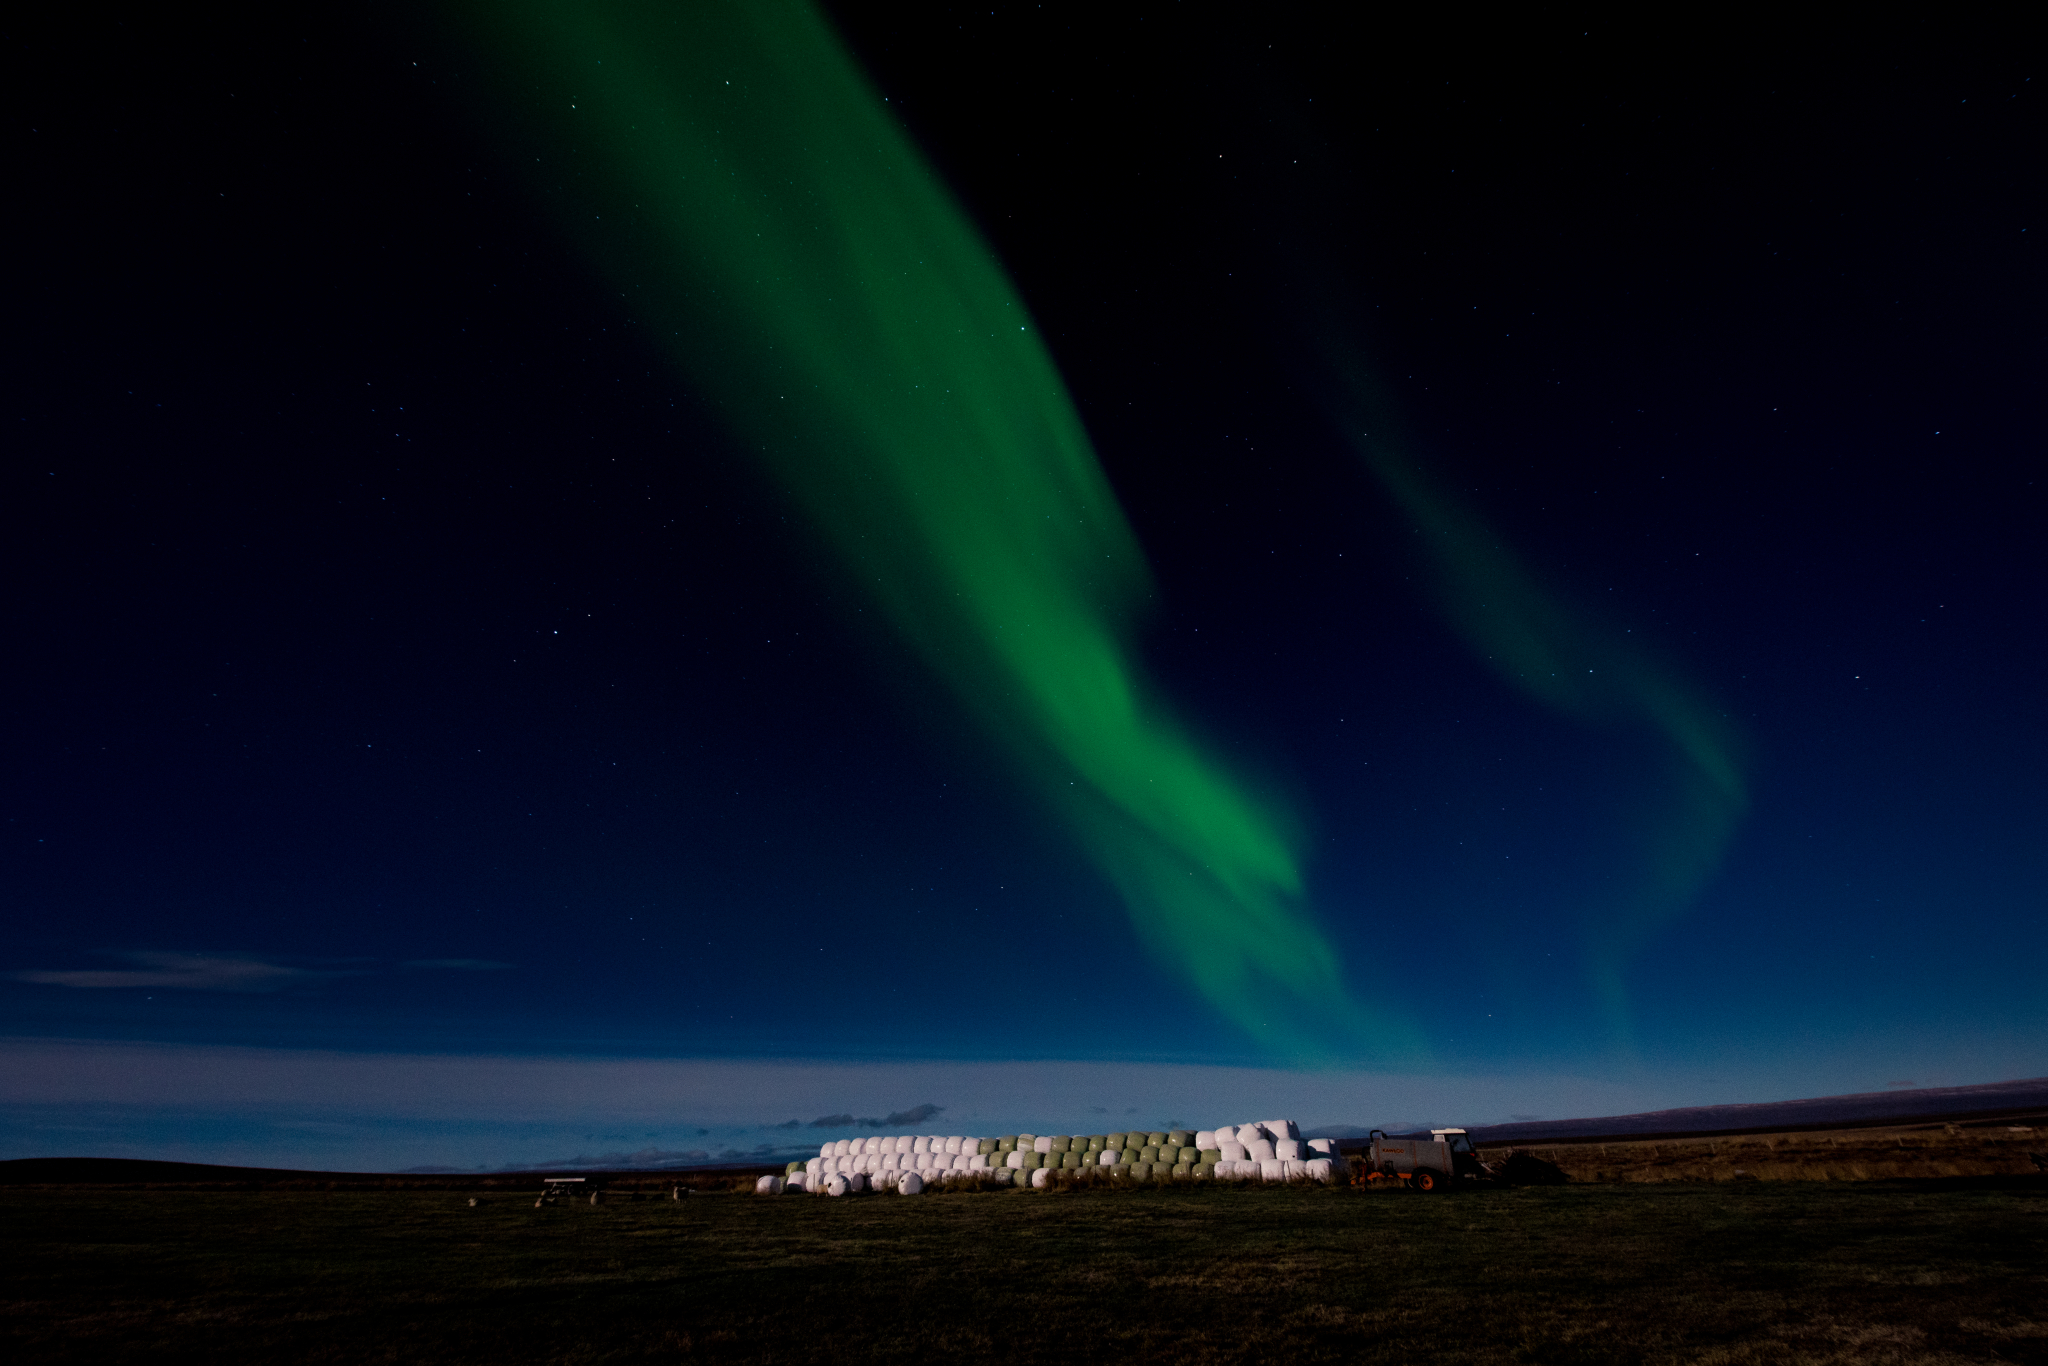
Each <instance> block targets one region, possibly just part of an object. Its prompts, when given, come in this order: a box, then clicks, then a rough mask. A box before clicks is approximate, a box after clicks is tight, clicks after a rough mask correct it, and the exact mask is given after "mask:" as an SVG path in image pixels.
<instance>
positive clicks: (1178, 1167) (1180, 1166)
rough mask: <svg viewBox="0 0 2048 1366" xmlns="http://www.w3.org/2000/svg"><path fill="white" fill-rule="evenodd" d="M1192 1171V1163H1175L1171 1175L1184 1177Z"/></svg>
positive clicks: (1193, 1167) (1193, 1166)
mask: <svg viewBox="0 0 2048 1366" xmlns="http://www.w3.org/2000/svg"><path fill="white" fill-rule="evenodd" d="M1194 1169H1195V1164H1194V1163H1192V1162H1176V1163H1174V1164H1173V1174H1174V1175H1175V1176H1186V1175H1187V1174H1188V1173H1189V1172H1192V1171H1193V1170H1194Z"/></svg>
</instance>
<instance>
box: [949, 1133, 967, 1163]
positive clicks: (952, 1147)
mask: <svg viewBox="0 0 2048 1366" xmlns="http://www.w3.org/2000/svg"><path fill="white" fill-rule="evenodd" d="M972 1141H973V1140H972V1139H970V1138H968V1137H967V1136H966V1135H965V1134H954V1135H952V1136H951V1137H949V1138H948V1139H947V1140H946V1151H947V1152H948V1153H949V1154H951V1155H953V1156H955V1157H958V1156H959V1155H960V1154H961V1153H963V1152H968V1151H971V1150H970V1149H969V1148H968V1147H967V1144H969V1143H971V1142H972Z"/></svg>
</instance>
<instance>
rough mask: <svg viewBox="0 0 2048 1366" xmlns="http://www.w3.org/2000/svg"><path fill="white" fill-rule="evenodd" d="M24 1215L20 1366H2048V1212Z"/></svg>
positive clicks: (6, 1331)
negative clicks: (1302, 1365)
mask: <svg viewBox="0 0 2048 1366" xmlns="http://www.w3.org/2000/svg"><path fill="white" fill-rule="evenodd" d="M467 1199H468V1197H467V1196H466V1195H462V1194H457V1193H451V1192H443V1191H434V1192H406V1191H396V1192H393V1191H383V1192H373V1193H349V1192H304V1191H255V1192H243V1191H229V1192H218V1191H215V1192H178V1191H90V1190H34V1189H28V1190H24V1189H16V1190H13V1191H10V1192H8V1193H7V1194H6V1196H5V1198H4V1200H0V1238H4V1242H0V1277H4V1279H0V1286H4V1289H0V1346H4V1347H5V1349H6V1351H7V1354H8V1356H9V1357H10V1359H12V1360H16V1361H39V1362H40V1361H53V1362H71V1361H76V1362H85V1361H90V1362H108V1361H124V1360H130V1359H142V1358H148V1359H150V1360H152V1361H158V1362H161V1361H182V1360H192V1361H206V1362H243V1361H291V1362H319V1361H347V1362H380V1361H433V1362H471V1361H476V1362H522V1361H568V1362H613V1361H618V1362H626V1361H635V1362H637V1361H681V1360H706V1361H761V1362H799V1361H848V1362H852V1361H859V1362H875V1361H896V1360H903V1361H910V1360H919V1361H930V1360H945V1361H962V1360H1003V1361H1010V1362H1035V1361H1046V1362H1055V1361H1057V1362H1073V1361H1114V1362H1117V1363H1118V1364H1119V1366H1127V1364H1128V1363H1136V1362H1141V1361H1152V1360H1171V1361H1174V1362H1177V1363H1196V1362H1240V1361H1242V1362H1253V1361H1256V1362H1260V1363H1268V1362H1293V1361H1331V1362H1339V1361H1341V1362H1359V1361H1388V1362H1416V1363H1421V1362H1461V1363H1467V1362H1482V1363H1483V1362H1523V1361H1527V1362H1542V1363H1565V1362H1599V1363H1607V1362H1665V1361H1671V1362H1677V1361H1685V1362H1716V1363H1719V1362H1727V1363H1747V1362H1830V1363H1833V1362H1963V1361H1972V1362H1986V1361H2007V1362H2011V1361H2022V1362H2048V1192H2043V1191H2040V1190H2037V1189H2027V1188H2013V1189H1948V1190H1902V1189H1898V1188H1887V1187H1875V1186H1862V1187H1858V1186H1847V1185H1843V1184H1839V1183H1836V1184H1822V1183H1814V1184H1803V1183H1779V1184H1767V1183H1759V1184H1755V1185H1743V1186H1715V1187H1682V1186H1658V1187H1589V1188H1577V1187H1565V1188H1561V1189H1544V1190H1516V1191H1467V1192H1460V1193H1456V1194H1452V1195H1447V1196H1423V1195H1417V1194H1413V1193H1407V1192H1383V1193H1364V1192H1357V1191H1348V1190H1342V1189H1320V1190H1303V1189H1287V1190H1260V1189H1257V1188H1252V1189H1243V1188H1231V1187H1225V1186H1219V1187H1216V1188H1212V1189H1198V1190H1186V1189H1181V1190H1158V1191H1135V1192H1121V1193H1116V1194H1100V1193H1067V1194H1043V1193H1024V1192H1000V1193H989V1194H981V1195H938V1196H927V1197H923V1198H919V1199H904V1198H901V1197H897V1196H890V1195H879V1196H869V1197H865V1198H858V1199H841V1200H832V1199H823V1198H817V1197H805V1196H785V1197H779V1198H763V1197H754V1196H747V1195H709V1196H697V1197H694V1198H690V1199H686V1200H684V1201H681V1202H670V1201H667V1200H646V1201H636V1202H619V1203H613V1204H600V1205H598V1206H596V1207H592V1206H590V1205H588V1204H587V1203H585V1204H567V1205H561V1206H552V1207H549V1208H546V1209H535V1208H534V1207H533V1201H532V1198H531V1196H530V1195H529V1196H526V1197H518V1196H513V1195H509V1194H497V1195H486V1196H484V1197H482V1203H481V1204H479V1205H478V1206H477V1207H476V1208H470V1207H469V1206H468V1204H467Z"/></svg>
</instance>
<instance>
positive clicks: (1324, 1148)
mask: <svg viewBox="0 0 2048 1366" xmlns="http://www.w3.org/2000/svg"><path fill="white" fill-rule="evenodd" d="M1308 1150H1309V1151H1310V1152H1312V1153H1315V1154H1316V1155H1317V1156H1318V1157H1335V1156H1336V1155H1337V1140H1336V1139H1334V1138H1312V1139H1310V1140H1309V1141H1308Z"/></svg>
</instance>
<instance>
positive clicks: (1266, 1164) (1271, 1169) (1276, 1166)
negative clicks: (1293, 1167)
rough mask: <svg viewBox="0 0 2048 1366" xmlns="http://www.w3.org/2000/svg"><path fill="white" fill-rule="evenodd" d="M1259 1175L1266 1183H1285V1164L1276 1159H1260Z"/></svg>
mask: <svg viewBox="0 0 2048 1366" xmlns="http://www.w3.org/2000/svg"><path fill="white" fill-rule="evenodd" d="M1259 1175H1260V1176H1262V1177H1264V1178H1265V1179H1266V1180H1268V1181H1285V1180H1286V1179H1287V1164H1286V1163H1285V1162H1282V1161H1281V1160H1280V1159H1279V1158H1277V1157H1273V1158H1261V1159H1260V1161H1259Z"/></svg>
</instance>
